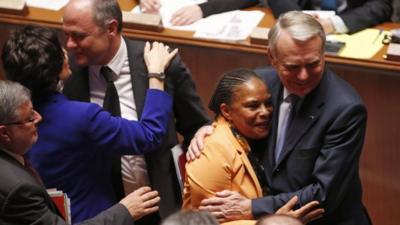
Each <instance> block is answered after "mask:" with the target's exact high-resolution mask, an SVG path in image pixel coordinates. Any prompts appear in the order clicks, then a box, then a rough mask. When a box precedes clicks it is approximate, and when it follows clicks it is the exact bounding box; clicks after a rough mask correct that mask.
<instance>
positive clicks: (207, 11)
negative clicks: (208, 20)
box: [140, 0, 259, 26]
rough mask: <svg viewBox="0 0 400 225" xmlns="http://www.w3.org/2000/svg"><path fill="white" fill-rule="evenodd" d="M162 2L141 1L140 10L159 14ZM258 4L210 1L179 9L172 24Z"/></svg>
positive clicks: (237, 0) (243, 0) (240, 0)
mask: <svg viewBox="0 0 400 225" xmlns="http://www.w3.org/2000/svg"><path fill="white" fill-rule="evenodd" d="M160 1H161V0H140V8H141V9H142V11H143V12H145V13H151V14H157V13H158V10H159V9H160V7H161V4H160ZM172 1H173V0H172ZM258 3H259V1H258V0H208V1H207V2H204V3H201V4H198V5H189V6H185V7H183V8H181V9H179V10H178V11H176V12H175V13H174V14H173V15H172V18H171V23H172V25H174V26H183V25H188V24H192V23H194V22H196V21H197V20H199V19H201V18H204V17H207V16H209V15H212V14H217V13H222V12H226V11H231V10H236V9H243V8H247V7H250V6H254V5H257V4H258Z"/></svg>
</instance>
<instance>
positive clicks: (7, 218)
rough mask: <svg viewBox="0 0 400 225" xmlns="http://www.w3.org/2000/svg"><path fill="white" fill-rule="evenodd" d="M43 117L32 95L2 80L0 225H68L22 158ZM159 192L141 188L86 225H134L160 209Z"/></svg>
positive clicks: (29, 146)
mask: <svg viewBox="0 0 400 225" xmlns="http://www.w3.org/2000/svg"><path fill="white" fill-rule="evenodd" d="M41 120H42V117H41V116H40V114H39V113H37V112H36V111H35V110H34V109H33V108H32V103H31V100H30V93H29V90H28V89H26V88H25V87H23V86H22V85H20V84H18V83H14V82H11V81H4V80H3V81H0V180H1V183H0V224H2V225H21V224H38V225H66V224H67V223H66V222H65V221H64V220H63V219H62V218H61V216H60V215H61V214H60V213H59V211H58V210H57V208H56V206H55V205H54V203H53V201H52V199H51V198H50V196H49V195H48V194H47V191H46V189H45V188H44V186H43V184H42V182H41V179H40V177H39V175H38V174H37V172H36V171H35V170H34V169H33V168H31V167H30V166H29V162H27V161H26V160H25V157H24V154H25V153H26V152H27V151H28V150H29V149H30V148H31V146H32V145H33V144H34V143H35V142H36V141H37V139H38V133H37V124H38V123H39V122H40V121H41ZM158 201H159V197H158V196H157V192H149V188H148V187H146V188H143V189H140V190H138V191H136V192H134V193H132V194H131V195H129V196H127V197H126V198H124V199H122V200H121V201H120V203H119V204H116V205H114V206H113V207H111V208H109V209H108V210H105V211H104V212H102V213H100V214H99V215H98V216H96V217H94V218H93V219H90V220H87V221H85V222H82V224H118V225H132V224H134V220H135V219H138V218H140V217H142V216H144V215H147V214H149V213H152V212H154V211H156V210H158V207H157V206H156V204H157V203H158Z"/></svg>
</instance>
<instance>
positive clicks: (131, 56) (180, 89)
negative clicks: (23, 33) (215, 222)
mask: <svg viewBox="0 0 400 225" xmlns="http://www.w3.org/2000/svg"><path fill="white" fill-rule="evenodd" d="M63 30H64V32H65V35H66V46H67V48H68V50H69V52H70V53H71V55H72V57H71V59H72V60H71V64H72V66H71V67H72V68H71V69H72V76H71V78H70V79H69V80H68V81H67V82H66V84H65V88H64V93H65V94H66V95H67V96H68V97H69V98H71V99H74V100H79V101H88V102H89V101H90V102H95V103H97V104H99V105H103V102H104V97H105V93H106V85H107V83H106V81H105V80H104V79H103V77H102V76H101V74H100V73H101V72H100V68H101V67H102V66H108V67H109V68H110V69H111V70H112V72H113V83H114V85H115V87H116V89H117V92H118V93H117V94H118V98H119V102H120V104H118V106H119V107H120V111H121V116H122V117H124V118H127V119H138V118H140V116H141V113H142V110H143V104H144V100H145V92H146V89H148V81H147V80H148V78H147V76H148V74H147V73H148V71H147V69H146V66H145V63H144V59H143V48H144V42H142V41H134V40H128V39H125V38H123V37H122V34H121V30H122V16H121V9H120V8H119V5H118V2H117V1H115V0H72V1H70V2H69V3H68V5H67V6H66V7H65V10H64V16H63ZM166 74H167V76H166V80H165V91H166V92H168V93H169V94H170V95H171V96H173V100H174V115H173V116H174V118H173V119H172V120H171V121H174V122H175V123H171V124H170V126H169V129H168V133H167V136H166V137H165V139H164V142H163V144H162V146H161V148H160V149H158V150H156V151H154V152H152V153H150V154H146V155H145V156H144V159H143V157H142V158H141V157H140V156H137V157H124V158H123V159H122V177H123V180H124V184H123V189H124V190H122V187H121V186H122V185H120V187H116V190H117V193H118V194H119V196H120V193H121V192H123V191H125V193H130V192H131V191H133V190H135V189H137V188H138V187H141V186H143V185H150V186H151V187H152V188H154V189H156V190H157V191H158V192H159V193H160V197H161V202H160V211H159V216H160V217H161V218H164V217H166V216H168V215H169V214H171V213H172V212H174V211H176V210H178V209H180V206H181V190H180V187H179V185H178V180H177V177H176V173H175V168H174V164H173V161H172V155H171V150H170V149H171V148H172V147H174V146H175V145H176V144H177V143H178V139H177V135H176V132H179V133H180V134H182V135H183V137H184V139H185V140H190V138H191V137H192V136H193V134H194V133H195V132H196V130H197V129H198V128H199V127H201V126H202V125H204V124H205V123H207V122H208V121H209V119H208V117H207V115H206V113H205V110H204V108H203V106H202V103H201V100H200V98H199V96H198V95H197V93H196V89H195V85H194V82H193V80H192V78H191V75H190V73H189V71H188V69H187V68H186V67H185V65H184V64H183V63H182V62H181V60H180V58H179V57H175V59H174V60H173V61H172V62H171V64H170V66H169V68H168V69H167V71H166ZM152 76H157V77H158V78H159V79H164V76H163V74H160V73H159V74H154V73H153V74H152ZM119 165H121V163H119ZM120 171H121V169H119V170H118V171H117V173H119V174H121V172H120ZM115 177H116V178H117V179H116V182H115V186H118V183H119V184H121V175H119V179H118V176H115ZM105 194H112V193H105ZM156 216H157V215H154V218H155V217H156ZM149 223H150V222H149ZM151 223H152V224H156V223H159V220H158V221H153V222H151Z"/></svg>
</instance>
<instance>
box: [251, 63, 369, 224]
mask: <svg viewBox="0 0 400 225" xmlns="http://www.w3.org/2000/svg"><path fill="white" fill-rule="evenodd" d="M257 73H258V74H260V75H262V76H263V77H264V78H265V79H266V81H267V83H268V86H269V90H270V92H271V93H272V96H273V99H272V104H273V106H274V109H276V110H275V111H274V113H273V119H272V130H271V134H270V137H269V143H268V149H267V151H265V152H266V154H264V155H263V157H262V161H263V163H264V167H265V172H266V175H267V183H268V185H269V188H270V195H269V196H266V197H264V198H260V199H255V200H253V201H252V210H253V215H254V216H255V217H260V216H262V215H265V214H266V213H273V212H275V211H276V210H277V209H279V208H280V207H281V206H282V205H284V204H285V203H286V202H287V201H288V200H289V199H290V198H291V197H293V196H294V195H297V196H298V197H299V200H300V205H304V204H306V203H308V202H310V201H312V200H317V201H319V202H320V203H321V207H323V208H324V209H325V214H324V216H323V218H322V219H319V220H317V221H315V222H313V223H310V224H318V225H331V224H332V225H345V224H346V225H368V224H371V223H370V220H369V217H368V214H367V212H366V210H365V208H364V206H363V204H362V200H361V199H362V198H361V197H362V196H361V194H362V190H361V183H360V178H359V171H358V169H359V165H358V164H359V159H360V154H361V150H362V146H363V142H364V135H365V127H366V120H367V112H366V108H365V106H364V104H363V102H362V100H361V98H360V97H359V96H358V94H357V93H356V92H355V91H354V89H353V88H352V87H351V86H349V84H347V83H346V82H345V81H343V80H342V79H341V78H339V77H337V76H336V75H335V74H333V73H332V72H330V71H326V72H325V73H324V75H323V78H322V80H321V82H320V84H319V85H318V86H317V87H316V88H315V89H314V90H313V91H312V92H311V93H309V94H308V95H307V96H306V97H305V98H304V99H303V101H302V103H301V105H300V107H299V108H297V111H296V114H295V116H294V118H293V122H292V125H291V127H290V129H289V131H288V133H287V138H286V141H285V144H284V147H283V149H282V153H281V156H280V159H279V160H278V162H277V163H275V160H274V159H275V157H274V149H275V140H276V136H277V124H278V116H279V104H280V100H279V99H281V98H282V97H281V96H282V90H283V88H282V84H281V82H280V80H279V78H278V76H277V73H276V71H275V70H271V69H264V70H259V71H257Z"/></svg>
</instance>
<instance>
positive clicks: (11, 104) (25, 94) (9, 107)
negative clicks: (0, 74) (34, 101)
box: [0, 80, 31, 124]
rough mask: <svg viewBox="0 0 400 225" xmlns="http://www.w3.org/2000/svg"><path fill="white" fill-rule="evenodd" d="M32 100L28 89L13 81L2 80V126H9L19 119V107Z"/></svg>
mask: <svg viewBox="0 0 400 225" xmlns="http://www.w3.org/2000/svg"><path fill="white" fill-rule="evenodd" d="M30 100H31V93H30V92H29V90H28V88H26V87H24V86H22V85H21V84H19V83H16V82H13V81H9V80H0V124H7V123H10V122H12V120H15V119H16V118H18V116H19V115H18V113H19V111H18V109H19V107H20V106H21V105H22V104H24V103H26V102H27V101H30Z"/></svg>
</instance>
